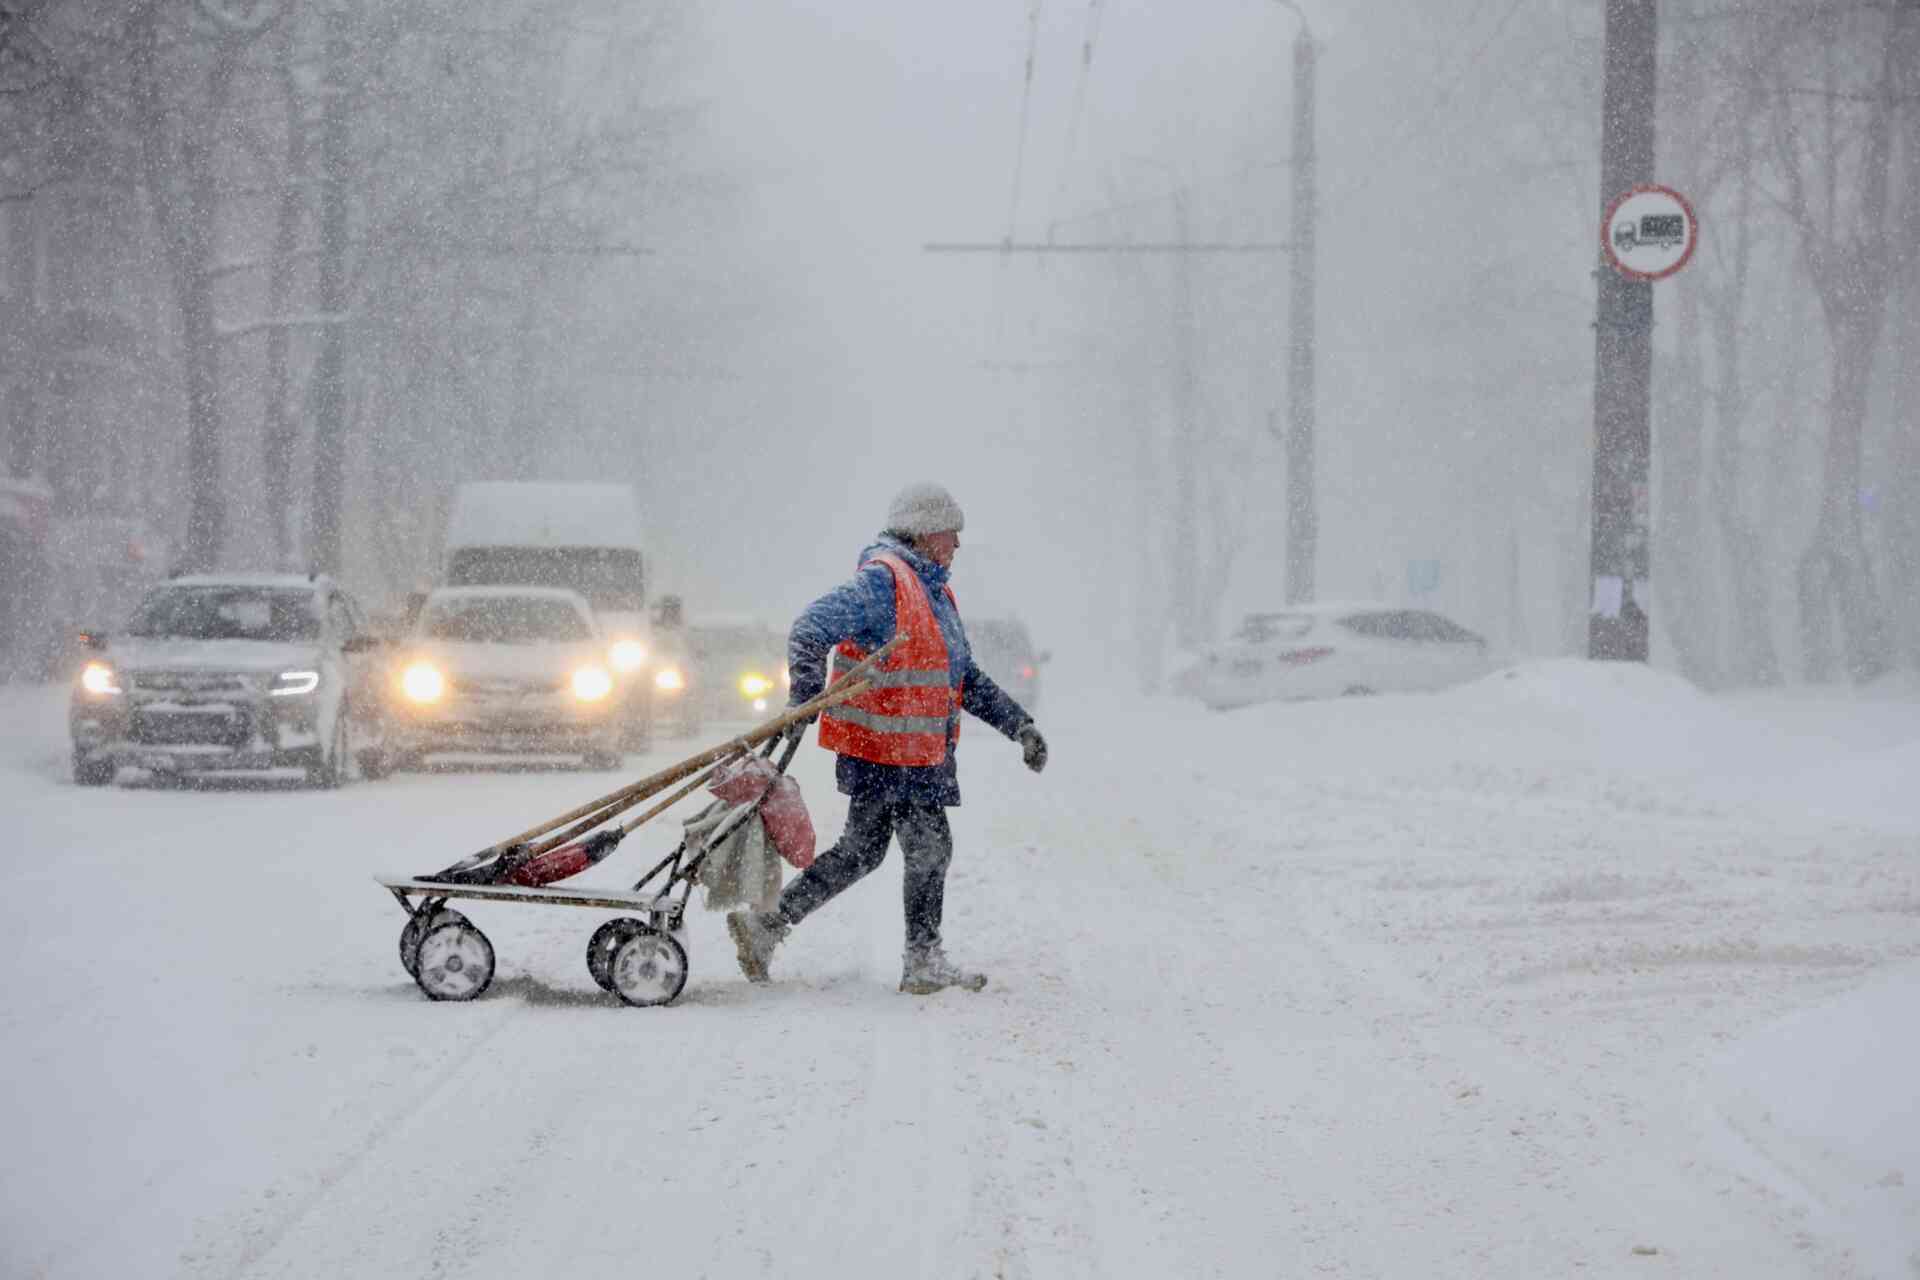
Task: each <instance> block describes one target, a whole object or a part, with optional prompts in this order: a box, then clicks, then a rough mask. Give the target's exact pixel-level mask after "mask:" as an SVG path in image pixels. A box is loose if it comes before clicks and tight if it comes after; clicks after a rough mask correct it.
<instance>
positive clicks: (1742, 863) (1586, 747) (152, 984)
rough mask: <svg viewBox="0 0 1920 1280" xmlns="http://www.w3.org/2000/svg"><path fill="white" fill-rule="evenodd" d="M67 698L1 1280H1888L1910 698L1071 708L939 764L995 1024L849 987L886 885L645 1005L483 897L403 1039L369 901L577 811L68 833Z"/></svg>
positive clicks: (149, 812) (880, 918) (93, 807)
mask: <svg viewBox="0 0 1920 1280" xmlns="http://www.w3.org/2000/svg"><path fill="white" fill-rule="evenodd" d="M1063 692H1064V691H1063ZM61 697H62V695H61V694H60V692H59V691H54V690H18V689H15V690H5V691H0V713H3V714H4V716H5V720H4V724H5V726H6V728H5V729H4V730H3V731H0V732H3V733H4V742H3V743H0V799H3V800H4V803H5V805H6V809H7V813H8V819H9V821H8V829H9V832H10V835H11V836H12V841H11V852H10V854H9V858H8V861H9V866H8V891H7V892H6V893H5V894H4V895H0V966H3V971H4V972H5V974H6V975H7V978H8V985H7V999H6V1001H5V1005H4V1012H3V1013H0V1043H4V1049H0V1085H4V1088H0V1143H3V1144H4V1146H5V1148H6V1150H7V1151H8V1152H9V1153H10V1156H9V1159H8V1160H7V1161H6V1162H5V1165H4V1170H3V1171H0V1273H4V1274H6V1275H8V1276H12V1275H24V1276H40V1275H45V1276H61V1277H69V1276H70V1277H94V1276H100V1275H109V1274H111V1275H116V1276H170V1275H182V1276H193V1277H215V1276H220V1277H224V1276H346V1275H351V1276H386V1275H392V1276H409V1277H413V1276H423V1275H435V1276H503V1275H540V1274H582V1273H586V1272H587V1271H589V1269H598V1268H622V1269H628V1270H632V1269H639V1270H645V1271H649V1272H653V1271H657V1272H659V1273H661V1274H670V1275H684V1276H712V1277H736V1276H782V1277H785V1276H833V1277H847V1276H867V1275H873V1276H890V1277H891V1276H926V1277H949V1276H952V1277H963V1276H964V1277H972V1276H1003V1277H1036V1278H1038V1277H1055V1276H1069V1277H1073V1276H1084V1277H1109V1276H1141V1277H1165V1276H1246V1275H1275V1276H1305V1275H1323V1276H1334V1277H1342V1278H1358V1277H1409V1278H1416V1277H1417V1278H1420V1280H1426V1278H1428V1277H1439V1276H1459V1277H1483V1276H1515V1277H1520V1276H1524V1277H1529V1278H1530V1280H1531V1278H1534V1277H1551V1276H1582V1277H1611V1276H1623V1277H1641V1276H1670V1277H1709V1276H1726V1277H1741V1278H1742V1280H1755V1278H1767V1277H1822V1278H1826V1277H1848V1276H1862V1277H1867V1276H1871V1277H1888V1278H1899V1277H1905V1278H1907V1280H1911V1277H1913V1276H1916V1275H1920V1111H1917V1110H1916V1102H1915V1097H1916V1090H1915V1089H1914V1087H1913V1083H1912V1082H1913V1079H1914V1066H1913V1064H1914V1062H1915V1061H1916V1060H1920V1031H1917V1030H1916V1023H1917V1022H1920V1020H1916V1019H1914V1018H1913V1017H1912V1011H1913V1009H1914V1008H1915V1007H1920V795H1916V793H1917V792H1920V787H1916V785H1915V783H1916V781H1917V780H1920V699H1915V698H1913V697H1908V698H1905V699H1900V698H1890V699H1883V700H1879V701H1854V700H1851V699H1848V700H1840V699H1832V698H1828V699H1822V698H1816V697H1810V696H1804V695H1803V696H1780V697H1774V698H1767V699H1759V698H1749V699H1742V700H1735V701H1732V702H1728V701H1718V700H1710V699H1708V698H1706V697H1704V696H1702V695H1700V694H1698V693H1696V692H1695V691H1693V690H1691V689H1689V688H1688V687H1686V686H1684V685H1681V684H1679V683H1678V682H1676V681H1673V680H1671V679H1670V678H1668V677H1664V676H1661V675H1659V674H1657V673H1652V672H1647V671H1643V670H1640V669H1637V668H1611V667H1608V668H1601V667H1594V666H1589V665H1587V664H1582V663H1571V662H1568V663H1546V664H1538V665H1533V666H1528V667H1524V668H1521V669H1519V670H1517V671H1515V672H1512V673H1504V674H1502V675H1500V676H1496V677H1494V678H1493V679H1491V680H1488V681H1486V682H1483V683H1481V684H1478V685H1475V686H1472V687H1469V688H1466V689H1461V690H1456V691H1454V692H1452V693H1449V694H1445V695H1440V696H1433V697H1413V698H1397V699H1396V698H1381V699H1367V700H1347V701H1342V702H1339V703H1326V704H1300V705H1284V706H1280V705H1276V706H1267V707H1259V708H1253V709H1249V710H1247V711H1245V712H1241V713H1236V714H1232V715H1225V716H1221V715H1213V714H1209V713H1206V712H1203V711H1200V710H1198V709H1195V708H1188V707H1185V706H1183V705H1181V704H1177V703H1171V702H1134V701H1127V702H1122V703H1120V704H1115V703H1113V702H1111V701H1105V700H1096V699H1093V698H1088V699H1086V700H1084V701H1075V700H1074V699H1072V698H1071V696H1070V695H1069V696H1063V697H1062V698H1060V699H1059V700H1058V705H1054V706H1050V707H1048V708H1047V713H1046V715H1045V716H1044V717H1043V723H1044V725H1045V727H1046V728H1047V730H1048V734H1049V738H1050V740H1051V742H1052V745H1053V764H1052V766H1051V767H1050V768H1049V770H1048V772H1047V773H1046V774H1045V775H1044V776H1043V777H1040V778H1034V777H1033V776H1031V775H1029V774H1028V773H1026V772H1025V771H1024V770H1023V769H1022V768H1021V767H1020V764H1019V758H1018V753H1017V751H1016V750H1015V749H1014V748H1012V747H1011V746H1009V745H1007V744H1005V743H1002V742H1000V741H999V740H998V739H997V738H996V737H995V736H994V735H992V734H991V733H990V732H988V731H985V730H983V729H980V728H979V727H978V726H974V727H973V729H972V731H971V732H970V733H969V735H968V737H967V740H966V743H965V746H964V748H963V767H962V779H963V787H964V789H965V791H966V793H967V796H968V803H967V804H966V805H965V806H964V807H963V808H961V809H959V810H958V811H956V813H955V831H956V837H957V842H958V853H957V856H956V858H955V863H954V871H953V876H952V879H951V881H950V884H949V890H948V924H947V935H948V943H949V948H950V949H951V950H952V951H953V952H955V954H956V955H958V956H959V957H961V958H963V959H965V960H968V961H972V962H978V963H979V964H981V965H982V966H984V967H986V968H987V969H988V970H989V971H990V972H991V973H992V975H993V984H992V985H991V986H990V987H989V988H988V990H987V991H986V992H984V993H982V994H980V995H977V996H975V995H968V994H965V993H959V992H950V993H947V994H944V995H942V996H939V997H935V998H930V999H913V998H909V997H905V996H901V995H899V994H897V993H896V992H895V991H894V990H893V984H894V982H895V980H896V979H897V977H898V965H899V941H900V921H899V872H898V868H897V856H896V857H895V858H894V859H891V860H890V862H889V865H888V866H887V867H886V868H884V869H883V870H882V871H881V872H880V873H878V874H877V875H876V876H875V877H873V879H872V881H871V882H869V883H867V884H863V885H861V886H859V887H858V888H856V889H855V890H854V891H852V892H851V893H850V894H849V895H848V896H847V897H846V898H844V899H841V900H840V901H838V902H836V903H834V904H833V905H832V906H831V907H829V908H828V909H827V910H826V911H824V912H823V913H821V914H820V915H819V916H817V917H815V918H814V919H812V920H810V921H809V922H808V923H807V924H806V925H805V926H804V927H802V928H801V929H799V930H797V931H796V932H795V934H794V935H793V937H792V939H791V941H790V942H789V944H788V945H787V947H786V948H784V949H783V950H782V952H781V954H780V955H779V956H778V958H777V959H776V962H775V974H776V978H777V982H776V983H775V984H774V985H772V986H770V987H766V988H757V987H750V986H749V985H748V984H747V983H746V982H745V981H744V980H743V979H741V977H740V976H739V974H738V972H737V971H736V970H735V968H734V965H733V961H732V955H731V948H730V946H729V945H728V944H727V942H726V939H725V934H724V930H723V928H722V926H721V923H720V919H719V917H717V916H714V915H710V914H707V913H704V912H696V913H695V914H694V916H693V917H692V918H691V919H690V924H689V931H688V932H689V950H690V952H691V954H692V964H693V976H692V980H691V981H690V983H689V985H688V987H687V990H686V993H685V995H684V996H683V997H682V998H681V1000H680V1002H679V1003H678V1004H676V1005H674V1006H673V1007H671V1008H666V1009H656V1010H632V1009H627V1008H624V1007H622V1006H620V1005H618V1004H617V1003H615V1002H614V1001H613V999H612V998H611V997H609V996H605V995H603V994H602V993H601V992H600V991H599V990H598V989H597V988H596V987H595V986H594V985H593V983H592V980H591V979H590V978H589V977H588V975H587V973H586V969H585V965H584V963H583V962H582V950H583V947H584V943H585V939H586V937H587V935H588V933H589V932H590V931H591V930H592V928H593V926H594V925H595V924H596V923H597V922H598V920H599V919H601V918H604V916H605V915H607V914H611V913H596V912H592V911H583V910H552V909H544V908H543V909H533V908H526V907H518V908H515V907H506V906H500V905H493V904H484V903H482V904H474V905H472V906H471V907H468V908H466V909H467V911H468V914H469V915H471V916H472V917H473V918H474V920H475V922H476V923H478V924H479V925H480V926H481V927H482V928H484V929H485V930H486V931H487V932H488V934H489V936H490V937H491V938H492V940H493V942H494V945H495V947H496V949H497V952H498V954H499V960H500V976H499V978H498V979H497V980H496V982H495V984H494V987H493V989H492V990H491V991H490V992H489V993H488V994H487V995H486V997H485V998H483V999H482V1000H481V1001H479V1002H477V1003H475V1004H470V1005H433V1004H430V1003H428V1002H427V1001H426V1000H425V999H424V998H423V997H421V995H420V994H419V992H418V991H417V990H416V989H415V987H414V986H413V984H412V982H411V980H410V979H409V978H408V977H407V975H406V974H405V973H404V972H403V971H402V970H401V968H400V966H399V963H398V961H397V958H396V956H395V942H396V938H397V935H398V932H399V926H400V924H401V922H402V918H401V916H400V914H399V912H398V911H397V910H396V909H395V907H394V904H393V903H392V901H391V900H390V899H388V898H387V897H386V896H385V895H384V894H383V893H382V892H381V891H380V890H379V889H378V888H377V887H376V886H374V885H373V884H372V883H371V881H370V879H369V876H370V875H371V873H373V872H376V871H389V870H397V871H424V870H428V869H430V868H433V867H437V866H442V865H445V864H446V863H447V862H450V861H452V860H453V859H454V858H455V857H457V856H459V855H461V854H464V853H466V852H469V851H471V850H472V849H473V848H475V847H477V846H479V845H482V844H485V843H488V842H490V841H491V840H493V839H495V838H498V837H499V836H501V835H504V834H506V833H508V832H510V831H513V830H517V829H519V828H520V827H523V826H525V825H526V823H527V822H528V821H531V820H532V819H535V818H538V817H541V816H544V815H545V814H547V813H549V812H551V811H558V810H559V809H562V808H566V807H569V806H570V805H572V804H574V803H576V802H578V801H579V800H581V799H584V798H587V797H589V796H591V795H594V794H597V793H599V792H601V791H604V790H606V789H607V788H608V786H609V785H610V783H609V781H608V780H607V779H606V778H605V777H603V776H600V775H582V774H571V773H563V772H555V773H508V772H466V773H446V774H433V775H407V776H403V777H400V778H397V779H393V780H389V781H387V782H383V783H379V784H362V785H359V786H356V787H353V788H351V789H349V790H348V791H346V792H344V793H339V794H333V795H328V794H314V793H307V792H302V791H299V790H294V789H281V788H277V787H269V788H262V787H258V786H235V787H215V788H211V789H171V788H156V787H147V786H134V787H122V788H119V789H115V790H112V791H105V792H91V791H83V790H81V789H79V788H76V787H73V786H71V785H70V784H68V783H67V782H66V781H65V775H64V754H63V749H64V741H63V737H62V730H63V723H62V719H61V714H62V705H63V704H62V701H61ZM671 754H674V752H671V751H663V752H662V753H660V754H659V755H657V756H656V757H655V761H656V762H657V761H662V760H664V759H665V758H667V756H668V755H671ZM802 762H803V763H802V764H801V766H799V767H798V768H797V770H796V772H797V774H798V776H799V777H800V778H801V780H802V782H803V785H804V786H805V787H806V789H807V794H808V796H809V798H810V800H811V802H812V804H813V807H814V813H815V820H816V822H817V823H818V824H819V826H820V828H821V831H822V836H823V839H831V838H832V837H833V836H834V835H835V834H836V833H837V831H838V828H839V825H840V821H841V819H842V817H843V813H844V809H843V805H842V804H841V802H839V801H838V799H837V798H836V797H834V796H833V795H832V794H831V787H830V760H829V759H828V758H827V757H826V756H825V754H824V753H821V752H818V751H814V750H811V749H809V750H808V751H807V752H806V753H804V754H803V756H802ZM630 763H631V764H632V765H633V766H634V770H633V771H634V772H636V773H637V772H639V771H640V769H641V768H643V767H645V765H646V764H647V762H646V761H641V760H638V759H635V760H633V761H631V762H630ZM649 837H650V838H649ZM670 842H671V832H670V831H669V830H668V829H667V827H665V826H664V825H663V826H658V827H653V828H648V829H646V830H644V831H643V832H642V833H641V834H640V835H638V836H636V837H635V839H634V841H633V842H630V845H629V846H628V847H627V848H625V849H623V850H622V851H621V853H619V854H618V855H616V857H615V859H614V860H613V861H612V862H610V863H608V864H607V865H606V866H604V867H602V868H599V869H597V870H595V871H593V872H589V873H588V875H587V876H585V877H583V880H586V881H589V882H593V883H618V882H619V881H620V880H621V877H622V876H625V877H626V878H627V879H631V878H632V876H633V875H634V874H637V872H638V870H639V869H641V867H642V866H644V865H645V862H647V861H651V859H652V858H653V857H655V856H657V855H658V853H660V852H664V846H665V845H666V844H668V843H670ZM634 845H638V846H640V847H639V848H638V849H637V850H636V849H635V848H634V847H633V846H634Z"/></svg>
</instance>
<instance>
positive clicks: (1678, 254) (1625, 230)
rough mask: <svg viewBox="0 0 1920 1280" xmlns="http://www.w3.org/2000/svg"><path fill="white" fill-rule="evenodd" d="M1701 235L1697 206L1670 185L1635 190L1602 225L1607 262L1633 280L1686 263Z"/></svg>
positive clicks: (1660, 275)
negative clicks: (1694, 213) (1696, 213)
mask: <svg viewBox="0 0 1920 1280" xmlns="http://www.w3.org/2000/svg"><path fill="white" fill-rule="evenodd" d="M1699 238H1700V225H1699V223H1698V222H1697V221H1696V220H1695V218H1694V215H1693V206H1691V205H1689V204H1688V203H1687V200H1686V197H1685V196H1682V195H1681V194H1680V193H1679V192H1678V191H1675V190H1673V189H1672V188H1671V187H1659V186H1647V187H1635V188H1633V189H1632V190H1631V191H1628V192H1627V193H1626V194H1624V195H1622V196H1620V197H1619V198H1618V199H1616V200H1615V201H1614V202H1613V204H1612V206H1611V207H1610V208H1608V210H1607V214H1606V217H1605V218H1604V219H1603V220H1602V221H1601V223H1600V245H1601V248H1602V249H1604V250H1605V252H1606V256H1607V261H1608V262H1609V263H1610V264H1612V266H1613V269H1614V270H1616V271H1618V272H1619V273H1620V274H1621V275H1623V276H1626V277H1628V278H1629V279H1632V280H1664V279H1666V277H1668V276H1670V275H1672V274H1673V273H1674V272H1676V271H1678V270H1679V269H1680V268H1682V267H1684V266H1686V265H1687V260H1688V259H1689V258H1691V257H1693V250H1694V247H1695V245H1696V244H1697V243H1698V241H1699Z"/></svg>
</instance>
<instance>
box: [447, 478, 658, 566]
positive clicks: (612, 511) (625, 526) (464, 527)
mask: <svg viewBox="0 0 1920 1280" xmlns="http://www.w3.org/2000/svg"><path fill="white" fill-rule="evenodd" d="M642 545H643V544H642V538H641V533H640V509H639V505H638V503H636V502H635V500H634V496H633V487H632V486H631V485H624V484H537V483H526V482H521V481H486V482H483V483H479V484H463V485H461V486H460V488H459V490H458V491H457V492H456V493H455V494H454V499H453V513H452V514H451V515H450V516H449V517H448V518H447V546H448V548H449V549H451V548H454V547H634V548H639V547H641V546H642Z"/></svg>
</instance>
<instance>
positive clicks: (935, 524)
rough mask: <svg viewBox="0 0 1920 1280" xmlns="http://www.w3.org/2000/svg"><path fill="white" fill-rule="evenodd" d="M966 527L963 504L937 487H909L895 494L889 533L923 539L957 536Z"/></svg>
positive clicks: (888, 516) (924, 485)
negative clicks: (952, 534)
mask: <svg viewBox="0 0 1920 1280" xmlns="http://www.w3.org/2000/svg"><path fill="white" fill-rule="evenodd" d="M966 527H967V518H966V517H965V516H963V515H961V514H960V504H959V503H957V502H955V501H954V500H953V495H952V494H950V493H948V492H947V491H946V490H945V489H943V488H941V487H940V486H939V485H937V484H910V485H908V486H907V487H906V488H904V489H902V490H901V491H900V492H899V493H896V494H894V495H893V502H892V504H891V505H890V506H888V507H887V532H888V533H899V534H904V535H906V536H907V537H909V538H922V537H925V536H926V535H927V534H930V533H958V532H960V530H962V529H964V528H966Z"/></svg>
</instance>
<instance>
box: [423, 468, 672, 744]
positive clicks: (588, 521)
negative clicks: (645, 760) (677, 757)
mask: <svg viewBox="0 0 1920 1280" xmlns="http://www.w3.org/2000/svg"><path fill="white" fill-rule="evenodd" d="M643 548H644V540H643V538H642V536H641V530H640V503H639V501H638V499H637V498H636V497H635V496H634V492H633V487H632V486H631V485H624V484H542V483H532V482H521V481H489V482H484V483H476V484H463V485H461V486H460V487H459V488H458V489H457V490H455V492H454V497H453V510H452V512H451V513H450V514H449V515H448V518H447V538H446V554H445V557H444V559H443V561H442V578H441V580H442V582H444V583H445V585H447V586H450V587H495V586H533V587H564V588H567V589H568V590H572V591H577V592H579V593H580V594H581V595H583V596H585V597H586V599H587V603H588V604H589V605H591V606H592V608H593V612H594V617H595V619H596V621H597V622H598V623H599V625H600V630H601V633H602V634H603V635H605V636H606V637H607V638H608V653H607V662H608V665H609V666H611V667H612V668H613V670H614V672H615V673H616V675H617V676H618V677H619V678H620V679H621V680H622V681H623V694H622V696H623V698H624V700H625V703H626V709H627V717H628V720H627V723H628V732H627V736H626V742H625V745H626V746H628V747H630V748H633V749H636V750H644V749H645V748H646V746H647V745H648V741H649V740H650V738H651V736H652V727H653V697H652V681H651V679H649V677H648V674H647V673H648V671H649V670H650V668H651V665H652V664H651V660H652V658H653V656H654V655H653V643H652V635H651V628H650V627H649V626H648V623H647V565H646V554H645V551H644V549H643Z"/></svg>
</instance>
